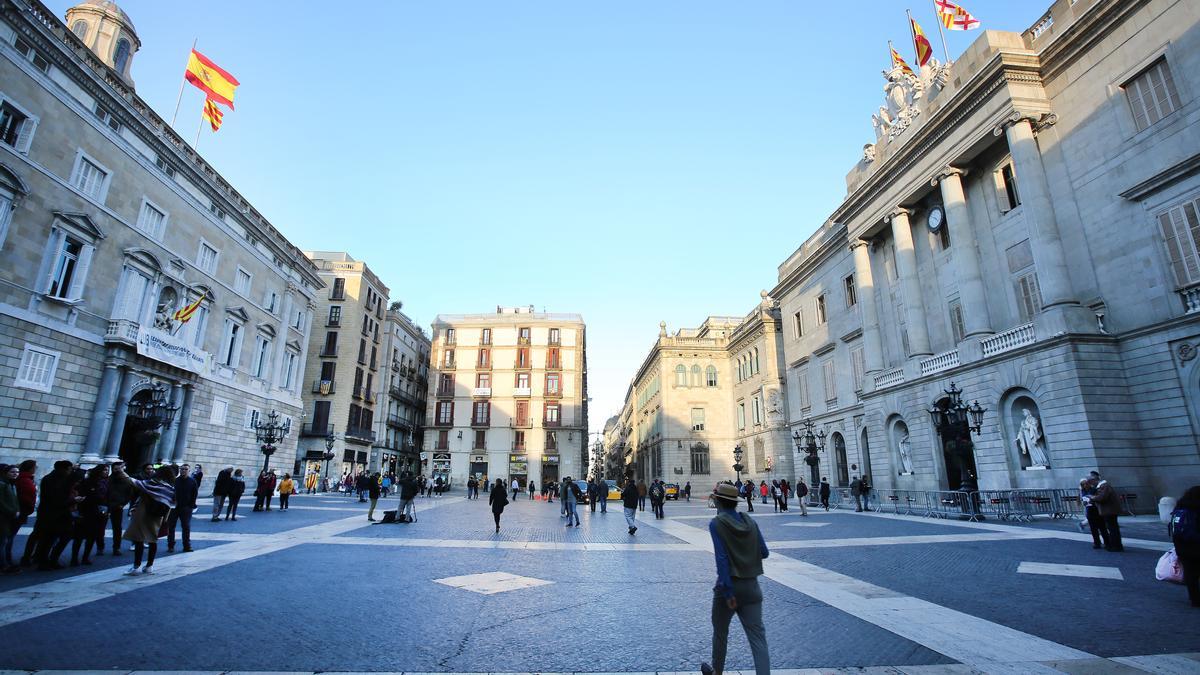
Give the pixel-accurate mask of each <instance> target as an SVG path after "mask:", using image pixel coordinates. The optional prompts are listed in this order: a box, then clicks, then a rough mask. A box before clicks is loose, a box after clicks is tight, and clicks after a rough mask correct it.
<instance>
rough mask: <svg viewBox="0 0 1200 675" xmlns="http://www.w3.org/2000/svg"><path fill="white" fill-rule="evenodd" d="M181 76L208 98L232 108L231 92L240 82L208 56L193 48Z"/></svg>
mask: <svg viewBox="0 0 1200 675" xmlns="http://www.w3.org/2000/svg"><path fill="white" fill-rule="evenodd" d="M183 76H184V77H185V78H186V79H187V81H188V82H191V83H192V84H194V85H195V86H196V87H198V88H199V89H200V91H203V92H204V93H205V94H207V95H208V97H209V98H210V99H212V100H214V101H216V102H217V103H222V104H224V105H227V106H229V109H230V110H233V92H234V90H236V89H237V86H238V85H239V84H241V83H240V82H238V81H237V78H235V77H234V76H232V75H230V74H229V73H228V72H226V71H225V70H223V69H222V68H221V67H220V66H218V65H217V64H215V63H213V62H212V61H209V60H208V57H206V56H205V55H203V54H201V53H200V52H198V51H196V50H195V49H193V50H192V55H191V56H189V57H188V64H187V71H186V72H185V73H184V75H183Z"/></svg>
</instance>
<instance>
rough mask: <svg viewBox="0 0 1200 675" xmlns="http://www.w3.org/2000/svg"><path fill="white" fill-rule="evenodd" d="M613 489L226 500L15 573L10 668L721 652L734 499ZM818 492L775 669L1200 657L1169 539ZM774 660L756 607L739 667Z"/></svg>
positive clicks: (547, 659) (1114, 665)
mask: <svg viewBox="0 0 1200 675" xmlns="http://www.w3.org/2000/svg"><path fill="white" fill-rule="evenodd" d="M395 506H396V500H395V499H389V500H384V501H382V502H381V503H380V508H379V509H377V513H376V516H377V517H379V516H381V512H382V510H383V509H384V508H395ZM612 506H613V507H614V508H612V509H610V510H609V513H607V514H601V513H599V512H596V513H592V512H591V511H590V510H587V509H586V508H585V509H583V510H581V513H580V515H581V518H582V520H583V523H582V526H581V527H579V528H566V527H564V526H563V523H564V521H563V519H561V518H560V516H559V506H558V504H557V503H555V504H547V503H545V502H542V501H536V502H530V501H527V500H524V499H522V500H520V501H517V502H515V503H513V504H512V505H510V506H509V508H508V509H507V510H506V511H505V513H504V517H503V520H502V527H501V532H500V533H499V534H497V533H495V532H494V525H493V523H492V519H491V513H490V511H489V509H488V506H487V503H486V500H479V501H467V500H465V499H463V498H462V496H461V495H457V496H452V495H448V496H443V497H440V498H423V499H419V501H418V511H417V517H418V522H417V523H415V524H411V525H408V524H406V525H376V524H370V523H368V522H367V521H366V513H365V512H366V505H365V504H360V503H359V502H358V501H357V500H356V499H354V498H347V497H341V496H324V495H300V496H297V497H295V498H294V499H293V501H292V508H291V509H290V510H289V511H287V512H280V511H278V510H277V509H276V510H272V511H271V512H263V513H254V512H251V511H250V510H249V509H248V508H247V509H244V510H243V514H242V517H241V518H240V519H239V520H238V521H237V522H236V523H235V522H226V521H222V522H220V523H212V522H209V521H208V519H207V518H206V517H204V516H207V515H208V513H209V508H211V507H209V506H208V505H207V504H203V503H202V505H201V507H200V509H199V511H198V512H197V518H196V520H195V527H194V533H193V546H194V547H195V548H196V551H195V552H193V553H186V554H185V553H182V552H177V553H166V552H165V550H164V551H163V552H162V554H161V555H160V558H159V561H158V562H157V563H156V564H155V568H156V573H155V574H153V575H149V576H135V577H128V576H123V575H122V572H123V571H124V570H125V569H127V566H128V565H129V564H130V561H131V556H130V555H129V554H128V553H127V554H126V555H125V556H124V557H123V558H119V559H118V558H113V557H111V556H103V557H99V558H97V559H96V563H97V564H96V565H94V566H92V567H71V568H67V569H64V570H61V571H57V572H44V573H43V572H32V571H26V572H24V573H22V574H18V575H12V576H2V577H0V627H3V631H4V635H5V643H6V645H7V646H6V649H5V651H4V656H3V657H0V667H8V668H19V669H27V670H25V671H11V672H28V671H31V670H56V671H93V670H103V671H105V672H109V673H113V672H132V671H149V670H154V671H193V672H240V671H257V672H322V671H324V672H327V671H351V672H365V671H371V672H380V671H385V672H470V673H484V672H503V673H530V672H556V673H557V672H562V673H566V672H572V673H574V672H638V673H641V672H697V671H698V667H699V663H700V661H702V660H707V658H708V652H709V639H710V635H711V633H710V625H709V620H708V617H709V608H710V604H711V587H712V583H713V579H714V576H715V574H714V572H713V562H712V554H711V547H710V544H709V541H708V533H707V530H706V526H707V519H708V518H709V517H711V515H712V511H711V510H710V509H708V508H707V507H706V506H704V505H703V504H702V503H701V501H700V500H696V501H693V502H692V503H691V504H688V503H686V502H670V503H668V505H667V507H666V511H667V514H668V517H667V519H665V520H655V519H654V518H653V516H652V514H650V512H648V511H647V512H639V513H638V522H639V529H638V532H637V534H636V535H635V536H630V535H628V534H627V533H626V529H625V522H624V518H623V515H622V514H621V512H620V508H619V504H613V505H612ZM810 513H811V514H812V515H810V516H808V517H802V516H800V514H799V513H798V511H796V510H793V511H791V512H789V513H782V514H775V513H773V512H770V511H769V510H766V509H761V508H759V509H757V510H756V513H755V516H756V519H757V522H758V523H759V524H760V526H761V528H762V531H763V533H764V536H765V537H766V539H767V541H768V544H769V545H771V546H772V548H773V553H772V555H771V557H770V559H769V560H768V561H767V565H766V574H765V576H764V579H763V582H762V585H763V591H764V619H765V622H766V625H767V636H768V642H769V644H770V648H771V661H772V664H774V666H776V667H777V668H775V669H774V672H804V673H810V672H811V673H817V672H822V673H837V672H871V673H914V674H917V673H930V674H932V673H975V672H996V673H1026V672H1045V673H1054V672H1066V673H1138V672H1159V673H1197V672H1200V655H1198V654H1197V652H1200V630H1195V628H1194V627H1195V626H1197V625H1200V622H1198V621H1197V620H1198V619H1200V611H1197V610H1195V609H1193V608H1191V607H1189V606H1188V605H1187V602H1186V598H1185V593H1184V591H1183V589H1182V588H1181V587H1179V586H1175V585H1171V584H1165V583H1162V582H1157V581H1155V580H1154V563H1155V561H1156V560H1157V558H1158V556H1159V555H1160V553H1159V551H1160V550H1161V549H1162V547H1163V544H1162V542H1161V541H1156V540H1154V539H1152V538H1144V539H1142V538H1138V537H1132V538H1131V541H1130V542H1129V543H1130V544H1131V545H1130V546H1129V548H1128V551H1127V552H1126V553H1123V554H1114V553H1108V552H1106V551H1095V550H1093V549H1092V548H1091V545H1090V538H1089V537H1088V536H1087V535H1083V534H1081V533H1079V532H1078V531H1077V530H1076V531H1071V530H1070V529H1069V528H1064V527H1037V526H1034V527H1030V526H1011V525H1008V524H1000V523H994V522H986V523H964V522H959V521H940V520H933V519H923V518H916V517H903V516H894V515H881V514H856V513H853V512H847V511H845V510H839V511H835V512H831V513H825V512H823V511H821V512H817V511H810ZM1149 531H1150V530H1149V526H1147V532H1149ZM1139 534H1140V533H1139ZM1147 536H1148V535H1147ZM23 544H24V542H23V537H21V538H19V539H18V541H17V547H18V549H19V548H20V547H21V546H23ZM163 544H164V546H163V548H164V549H165V542H163ZM64 558H65V556H64ZM1150 617H1153V621H1149V620H1147V619H1148V618H1150ZM1187 626H1191V627H1192V629H1190V630H1186V629H1185V630H1180V629H1181V628H1184V627H1187ZM1172 627H1174V628H1172ZM64 646H68V647H69V648H68V649H63V647H64ZM750 664H751V658H750V654H749V649H748V647H747V645H746V640H745V637H744V635H743V634H742V633H741V632H740V630H739V628H738V627H737V626H734V627H733V629H732V631H731V644H730V652H729V665H730V667H731V668H741V669H745V668H749V667H750ZM3 672H8V671H3ZM3 672H0V675H3ZM727 672H734V671H727Z"/></svg>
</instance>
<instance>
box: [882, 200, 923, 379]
mask: <svg viewBox="0 0 1200 675" xmlns="http://www.w3.org/2000/svg"><path fill="white" fill-rule="evenodd" d="M908 213H909V211H908V209H906V208H903V207H899V208H897V209H896V210H895V211H892V212H891V213H890V214H888V219H889V220H891V223H892V239H893V240H894V241H895V244H896V268H897V272H898V273H899V276H900V288H901V290H903V291H904V309H905V313H906V314H907V318H908V349H909V354H908V356H928V355H930V354H932V353H933V350H932V349H930V347H929V328H928V327H927V325H926V323H925V302H924V300H923V299H922V298H921V282H920V280H919V279H917V252H916V250H915V249H914V248H913V238H912V228H911V227H910V226H909V224H908Z"/></svg>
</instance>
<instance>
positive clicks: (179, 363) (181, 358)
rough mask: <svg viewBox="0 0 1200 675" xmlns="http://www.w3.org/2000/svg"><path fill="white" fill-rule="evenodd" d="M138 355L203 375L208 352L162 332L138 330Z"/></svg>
mask: <svg viewBox="0 0 1200 675" xmlns="http://www.w3.org/2000/svg"><path fill="white" fill-rule="evenodd" d="M137 353H138V354H141V355H142V356H145V357H146V358H150V359H154V360H155V361H161V362H163V363H168V364H170V365H172V366H175V367H176V368H182V369H184V370H187V371H190V372H193V373H197V374H200V373H203V372H204V371H205V366H207V365H208V352H202V351H200V350H199V349H196V348H195V347H192V346H191V345H189V344H187V343H185V342H184V341H183V340H180V339H179V338H177V337H175V336H174V335H168V334H167V333H164V332H162V331H157V330H149V329H146V328H140V329H138V340H137Z"/></svg>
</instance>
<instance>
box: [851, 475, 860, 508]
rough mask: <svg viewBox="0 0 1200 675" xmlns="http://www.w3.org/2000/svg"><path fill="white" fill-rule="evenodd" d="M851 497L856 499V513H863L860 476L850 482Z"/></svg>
mask: <svg viewBox="0 0 1200 675" xmlns="http://www.w3.org/2000/svg"><path fill="white" fill-rule="evenodd" d="M850 496H851V497H854V512H855V513H862V481H860V480H859V479H858V476H855V477H854V480H852V481H850Z"/></svg>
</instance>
